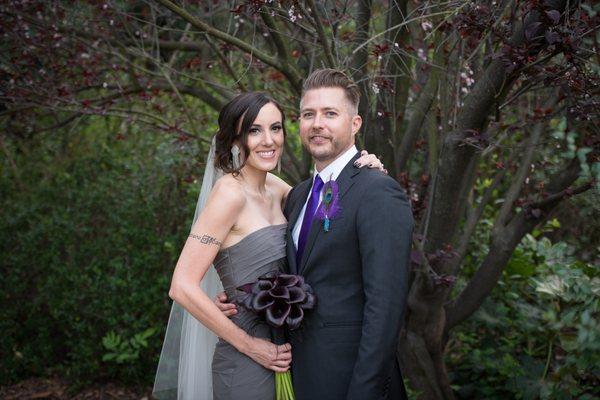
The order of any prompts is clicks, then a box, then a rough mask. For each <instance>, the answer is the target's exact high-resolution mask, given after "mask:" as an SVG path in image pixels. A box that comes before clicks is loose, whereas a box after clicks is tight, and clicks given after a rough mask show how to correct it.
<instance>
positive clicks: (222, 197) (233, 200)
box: [209, 174, 246, 208]
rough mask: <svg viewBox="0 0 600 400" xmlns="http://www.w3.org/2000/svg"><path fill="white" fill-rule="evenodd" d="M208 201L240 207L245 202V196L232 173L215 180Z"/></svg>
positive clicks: (225, 205) (228, 206) (221, 205)
mask: <svg viewBox="0 0 600 400" xmlns="http://www.w3.org/2000/svg"><path fill="white" fill-rule="evenodd" d="M209 201H210V202H212V203H215V204H218V205H219V206H220V207H226V208H241V207H243V206H244V204H245V203H246V196H245V195H244V189H243V188H242V185H241V183H240V181H239V180H237V179H236V178H235V177H234V176H233V175H231V174H227V175H224V176H222V177H220V178H219V179H218V180H217V181H216V182H215V185H214V186H213V188H212V191H211V193H210V199H209Z"/></svg>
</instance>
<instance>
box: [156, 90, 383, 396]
mask: <svg viewBox="0 0 600 400" xmlns="http://www.w3.org/2000/svg"><path fill="white" fill-rule="evenodd" d="M218 122H219V131H218V133H217V135H216V136H215V138H214V139H213V145H212V146H211V151H210V153H209V157H208V159H207V165H206V171H205V174H204V180H203V184H202V190H201V193H200V199H199V200H198V205H197V208H196V216H195V217H194V223H193V226H192V229H191V233H190V235H189V237H188V239H187V241H186V243H185V246H184V248H183V250H182V252H181V255H180V257H179V260H178V262H177V266H176V267H175V271H174V273H173V278H172V281H171V287H170V290H169V297H170V298H171V299H173V301H174V302H173V308H172V310H171V315H170V318H169V324H168V328H167V334H166V337H165V342H164V345H163V350H162V353H161V358H160V361H159V366H158V371H157V375H156V380H155V385H154V390H153V395H154V396H155V397H156V398H157V399H161V400H162V399H178V400H180V399H185V400H188V399H189V400H192V399H193V400H208V399H211V398H214V399H215V400H234V399H240V398H244V399H250V400H252V399H255V400H259V399H260V400H264V399H274V398H275V383H274V374H273V372H285V371H287V370H288V369H289V368H290V363H291V361H292V353H291V346H290V345H289V344H288V343H285V344H282V345H276V344H274V343H273V342H272V339H273V337H272V332H271V329H270V328H269V326H268V325H267V324H266V323H265V322H264V321H262V320H261V319H260V318H259V317H258V316H256V315H255V314H253V313H251V312H249V311H246V310H244V309H241V308H240V309H239V310H238V312H237V313H235V315H233V316H232V317H231V318H228V317H227V316H225V315H224V314H223V313H222V312H221V311H220V310H219V309H218V308H217V306H216V305H215V304H214V303H213V300H212V298H214V297H215V295H216V293H217V291H218V290H219V289H220V288H219V285H222V286H223V289H224V291H225V293H226V295H227V297H228V298H234V297H235V295H236V287H238V286H240V285H242V284H244V283H247V282H251V281H254V280H256V279H257V278H258V277H259V276H260V275H263V274H264V273H266V272H269V271H272V270H277V269H281V268H282V266H283V265H282V264H283V263H285V262H286V260H285V228H286V219H285V217H284V215H283V212H282V208H283V205H284V202H285V199H286V196H287V194H288V192H289V190H290V189H291V187H290V186H289V185H288V184H287V183H285V182H284V181H283V180H281V179H280V178H278V177H277V176H275V175H273V174H271V173H269V171H271V170H273V169H275V168H276V167H277V165H278V163H279V160H280V158H281V154H282V151H283V143H284V140H285V135H286V133H285V126H284V123H285V116H284V114H283V111H282V109H281V107H280V106H279V105H278V104H277V103H276V102H275V101H273V100H272V99H271V98H269V97H268V96H267V95H265V94H264V93H258V92H250V93H243V94H240V95H238V96H237V97H235V98H234V99H233V100H232V101H231V102H230V103H228V104H227V105H225V106H224V107H223V109H222V110H221V112H220V114H219V120H218ZM359 161H360V162H361V165H365V164H369V166H370V167H373V168H381V163H380V162H379V160H377V158H376V157H375V156H373V155H366V156H363V158H361V159H360V160H359ZM217 178H218V179H217ZM213 183H214V186H213ZM198 214H199V215H198ZM211 265H213V266H214V268H210V267H211ZM215 272H216V274H218V276H217V275H215ZM198 321H199V322H200V323H198ZM215 335H216V336H218V341H217V338H216V337H215Z"/></svg>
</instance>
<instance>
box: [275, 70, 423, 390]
mask: <svg viewBox="0 0 600 400" xmlns="http://www.w3.org/2000/svg"><path fill="white" fill-rule="evenodd" d="M359 97H360V92H359V90H358V87H357V86H356V84H354V82H352V81H351V80H350V79H349V78H348V77H347V76H346V75H345V74H344V73H343V72H341V71H337V70H332V69H323V70H317V71H315V72H313V73H312V74H311V75H310V76H309V77H308V78H307V79H306V80H305V82H304V86H303V93H302V98H301V101H300V138H301V140H302V144H303V145H304V147H305V148H306V149H307V150H308V151H309V152H310V154H311V155H312V157H313V159H314V162H315V171H314V174H313V177H312V178H311V179H308V180H306V181H304V182H302V183H300V184H299V185H297V186H295V187H294V188H293V189H292V190H291V191H290V193H289V195H288V198H287V203H286V206H285V209H284V213H285V216H286V218H287V219H288V231H287V258H288V264H289V270H290V271H289V272H290V273H292V274H300V275H303V276H304V277H305V279H306V282H307V283H308V284H310V285H311V286H312V288H313V290H314V292H315V294H316V295H317V298H318V303H317V306H316V308H315V309H314V310H312V311H310V312H308V313H307V314H306V318H305V319H304V321H303V327H302V328H300V329H299V330H298V331H292V332H291V333H290V338H289V339H290V343H291V345H292V356H293V361H292V376H293V383H294V391H295V394H296V399H297V400H342V399H347V400H369V399H373V400H375V399H377V400H379V399H390V400H395V399H405V398H406V394H405V391H404V385H403V382H402V377H401V375H400V369H399V366H398V361H397V358H396V349H397V345H398V333H399V331H400V327H401V325H402V322H403V319H404V310H405V308H406V299H407V295H408V262H409V253H410V244H411V234H412V228H413V218H412V213H411V209H410V206H409V203H408V201H407V199H406V196H405V194H404V192H403V190H402V189H401V187H400V186H399V185H398V183H397V182H396V181H395V180H394V179H392V178H390V177H389V176H387V175H384V174H382V173H380V172H379V171H376V170H372V169H364V168H363V169H360V168H356V167H355V166H354V165H353V163H354V162H355V161H356V160H357V158H358V156H359V154H358V151H357V149H356V147H355V144H354V143H355V136H356V134H357V133H358V131H359V129H360V127H361V124H362V119H361V117H360V116H359V115H358V103H359ZM330 180H334V181H335V183H336V184H337V187H338V188H339V193H338V194H337V196H333V199H332V200H326V199H324V198H323V195H322V194H321V193H322V188H323V186H325V187H326V189H327V187H328V186H330V185H331V184H329V185H328V182H329V181H330ZM322 201H326V202H328V203H326V204H325V205H326V206H328V208H330V209H331V208H334V207H332V206H333V205H334V204H333V203H334V202H338V203H339V204H338V205H339V211H337V213H336V212H333V213H331V214H332V215H328V217H329V220H330V221H329V227H326V226H325V225H326V221H325V219H324V218H322V217H323V215H322V213H315V210H316V209H317V207H318V205H319V203H321V202H322Z"/></svg>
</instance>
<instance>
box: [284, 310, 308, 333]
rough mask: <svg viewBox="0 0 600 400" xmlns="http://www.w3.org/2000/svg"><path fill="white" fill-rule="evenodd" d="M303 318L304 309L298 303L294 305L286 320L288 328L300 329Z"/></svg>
mask: <svg viewBox="0 0 600 400" xmlns="http://www.w3.org/2000/svg"><path fill="white" fill-rule="evenodd" d="M302 319H304V310H302V309H301V308H300V307H298V306H297V305H296V304H294V305H292V308H291V310H290V313H289V315H288V317H287V318H286V320H285V323H286V324H287V326H288V328H290V330H292V331H293V330H294V329H298V328H299V327H300V323H302Z"/></svg>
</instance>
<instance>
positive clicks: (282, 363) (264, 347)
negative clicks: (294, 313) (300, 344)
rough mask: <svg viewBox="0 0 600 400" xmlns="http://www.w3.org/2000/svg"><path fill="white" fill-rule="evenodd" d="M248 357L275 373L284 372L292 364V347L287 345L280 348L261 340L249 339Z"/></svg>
mask: <svg viewBox="0 0 600 400" xmlns="http://www.w3.org/2000/svg"><path fill="white" fill-rule="evenodd" d="M245 353H246V355H247V356H248V357H250V358H251V359H253V360H254V361H256V362H257V363H259V364H260V365H262V366H263V367H265V368H267V369H270V370H271V371H275V372H286V371H287V370H289V369H290V363H291V362H292V346H291V345H290V344H289V343H286V344H282V345H280V346H278V345H276V344H273V343H271V342H269V341H268V340H265V339H261V338H255V337H251V338H250V346H249V349H248V351H247V352H245Z"/></svg>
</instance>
